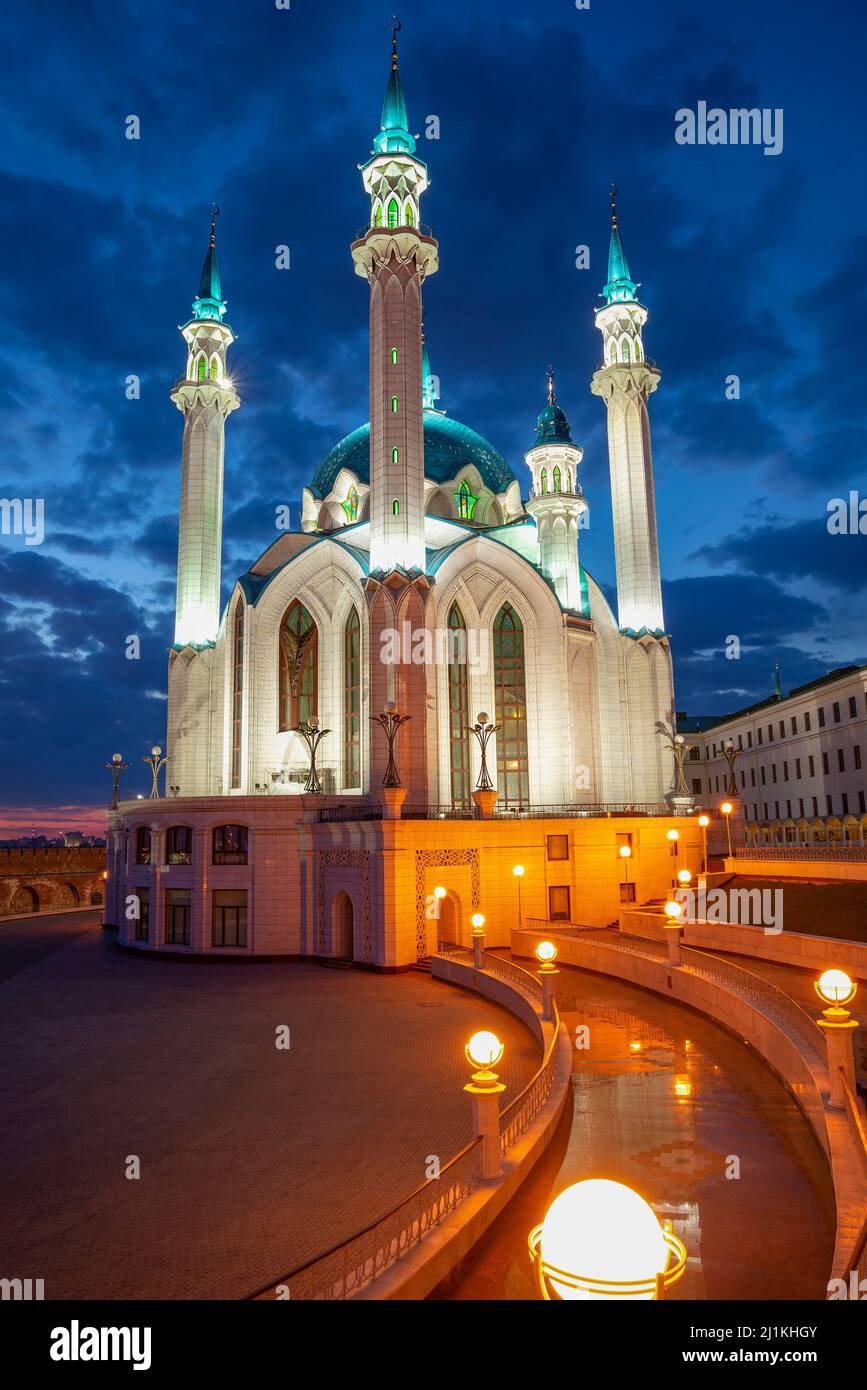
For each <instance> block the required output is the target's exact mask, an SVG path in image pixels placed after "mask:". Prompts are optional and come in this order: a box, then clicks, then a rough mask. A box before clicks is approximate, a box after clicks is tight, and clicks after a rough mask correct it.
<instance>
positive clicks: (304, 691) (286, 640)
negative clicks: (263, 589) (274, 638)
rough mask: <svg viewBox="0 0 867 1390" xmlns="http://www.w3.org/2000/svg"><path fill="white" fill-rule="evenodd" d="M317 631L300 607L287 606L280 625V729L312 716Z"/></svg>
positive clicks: (296, 604)
mask: <svg viewBox="0 0 867 1390" xmlns="http://www.w3.org/2000/svg"><path fill="white" fill-rule="evenodd" d="M318 687H319V630H318V628H317V626H316V624H315V623H314V621H313V619H312V618H311V616H310V614H309V613H308V612H307V609H306V608H305V607H304V605H303V604H302V603H299V602H298V600H297V599H295V601H294V603H290V605H289V607H288V608H287V609H286V612H285V614H284V616H283V621H282V623H281V624H280V728H281V729H295V728H297V726H298V725H299V724H304V723H306V721H307V720H308V719H309V718H310V716H311V714H316V712H317V711H316V704H317V701H318V698H319V688H318Z"/></svg>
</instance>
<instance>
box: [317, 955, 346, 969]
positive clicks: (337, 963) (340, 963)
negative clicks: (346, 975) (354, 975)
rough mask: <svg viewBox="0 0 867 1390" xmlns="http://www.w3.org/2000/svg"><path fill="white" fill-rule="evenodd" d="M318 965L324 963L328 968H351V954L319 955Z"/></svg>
mask: <svg viewBox="0 0 867 1390" xmlns="http://www.w3.org/2000/svg"><path fill="white" fill-rule="evenodd" d="M316 964H317V965H324V966H325V968H326V970H351V969H352V957H351V956H317V957H316Z"/></svg>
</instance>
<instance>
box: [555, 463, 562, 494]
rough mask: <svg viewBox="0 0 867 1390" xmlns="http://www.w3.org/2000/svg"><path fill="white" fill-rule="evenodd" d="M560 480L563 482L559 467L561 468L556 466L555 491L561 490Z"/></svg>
mask: <svg viewBox="0 0 867 1390" xmlns="http://www.w3.org/2000/svg"><path fill="white" fill-rule="evenodd" d="M560 482H561V476H560V469H559V468H555V469H554V491H555V492H559V491H560Z"/></svg>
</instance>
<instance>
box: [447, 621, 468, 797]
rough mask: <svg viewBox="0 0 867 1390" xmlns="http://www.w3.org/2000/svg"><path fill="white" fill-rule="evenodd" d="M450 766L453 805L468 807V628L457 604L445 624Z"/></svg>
mask: <svg viewBox="0 0 867 1390" xmlns="http://www.w3.org/2000/svg"><path fill="white" fill-rule="evenodd" d="M448 634H449V635H448V641H449V646H448V663H447V666H448V683H449V766H450V770H451V788H452V805H453V806H469V805H470V792H471V790H472V787H471V781H470V779H471V775H472V773H471V768H472V764H471V762H470V695H469V680H468V668H467V627H466V623H465V622H464V616H463V614H462V613H461V610H460V608H459V607H458V605H457V604H456V603H453V604H452V606H451V609H450V611H449V621H448Z"/></svg>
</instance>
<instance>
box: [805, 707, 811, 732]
mask: <svg viewBox="0 0 867 1390" xmlns="http://www.w3.org/2000/svg"><path fill="white" fill-rule="evenodd" d="M804 728H805V730H806V731H807V733H809V732H810V714H809V711H807V712H806V713H805V714H804Z"/></svg>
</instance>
